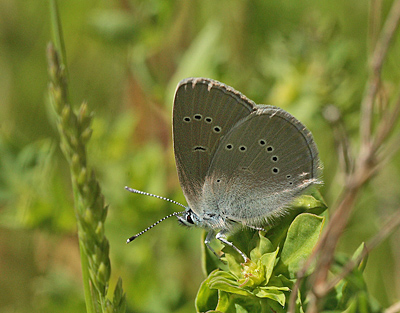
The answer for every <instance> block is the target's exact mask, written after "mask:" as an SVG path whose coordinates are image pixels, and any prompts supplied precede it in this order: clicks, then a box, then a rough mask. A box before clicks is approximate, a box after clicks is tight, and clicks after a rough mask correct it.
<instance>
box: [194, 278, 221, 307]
mask: <svg viewBox="0 0 400 313" xmlns="http://www.w3.org/2000/svg"><path fill="white" fill-rule="evenodd" d="M209 280H210V278H209V277H208V278H207V279H205V280H204V281H203V282H202V283H201V285H200V289H199V291H198V292H197V295H196V299H195V306H196V312H207V311H209V310H212V309H214V308H215V307H216V306H217V303H218V291H217V290H215V289H211V288H210V287H209V286H208V283H209Z"/></svg>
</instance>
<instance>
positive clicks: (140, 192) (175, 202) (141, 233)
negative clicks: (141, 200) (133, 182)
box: [125, 187, 186, 243]
mask: <svg viewBox="0 0 400 313" xmlns="http://www.w3.org/2000/svg"><path fill="white" fill-rule="evenodd" d="M125 189H126V190H128V191H129V192H132V193H138V194H140V195H145V196H150V197H154V198H157V199H161V200H165V201H169V202H171V203H174V204H176V205H179V206H181V207H183V208H185V209H186V207H185V206H184V205H183V204H182V203H179V202H177V201H174V200H171V199H168V198H165V197H161V196H157V195H153V194H152V193H148V192H144V191H140V190H137V189H133V188H129V187H125ZM184 213H185V211H182V212H174V213H172V214H170V215H167V216H165V217H163V218H162V219H160V220H158V221H157V222H155V223H154V224H153V225H150V226H149V227H147V228H146V229H144V230H142V231H141V232H140V233H137V234H136V235H134V236H132V237H130V238H128V240H127V241H126V243H130V242H131V241H133V240H135V239H136V238H137V237H139V236H141V235H143V234H144V233H145V232H147V231H148V230H150V229H152V228H153V227H154V226H156V225H158V224H159V223H161V222H162V221H164V220H166V219H167V218H170V217H172V216H177V215H181V214H184Z"/></svg>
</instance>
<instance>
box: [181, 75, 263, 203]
mask: <svg viewBox="0 0 400 313" xmlns="http://www.w3.org/2000/svg"><path fill="white" fill-rule="evenodd" d="M255 109H256V105H255V104H254V103H253V102H252V101H251V100H249V99H247V98H246V97H245V96H243V95H242V94H241V93H239V92H237V91H235V90H234V89H233V88H231V87H228V86H226V85H224V84H222V83H219V82H217V81H214V80H211V79H206V78H188V79H185V80H183V81H181V82H180V83H179V84H178V87H177V90H176V92H175V99H174V108H173V141H174V152H175V162H176V167H177V171H178V176H179V181H180V184H181V187H182V190H183V193H184V195H185V197H186V200H187V202H188V204H189V206H190V207H191V208H192V209H193V210H195V211H196V207H197V206H198V205H199V199H200V197H201V191H202V187H203V185H204V182H205V178H206V174H207V172H208V170H209V167H210V162H211V160H212V158H213V156H214V154H215V152H216V150H217V148H218V146H219V142H220V140H221V138H223V137H224V136H225V135H226V134H227V133H228V132H229V131H230V130H231V128H232V126H233V125H235V124H236V123H237V122H238V121H239V120H241V119H243V118H245V117H246V116H248V115H249V114H250V113H251V112H252V111H254V110H255Z"/></svg>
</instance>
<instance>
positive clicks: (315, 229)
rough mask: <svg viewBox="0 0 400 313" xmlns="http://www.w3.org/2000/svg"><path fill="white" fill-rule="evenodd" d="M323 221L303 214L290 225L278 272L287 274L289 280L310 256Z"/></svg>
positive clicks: (314, 216) (317, 217)
mask: <svg viewBox="0 0 400 313" xmlns="http://www.w3.org/2000/svg"><path fill="white" fill-rule="evenodd" d="M323 221H324V219H323V218H322V217H319V216H316V215H313V214H309V213H303V214H300V215H298V216H297V217H296V218H295V220H294V221H293V223H292V224H291V225H290V227H289V230H288V233H287V236H286V240H285V242H284V244H283V248H282V253H281V259H280V264H279V266H278V268H279V269H278V272H279V271H280V272H281V273H284V272H287V274H288V275H289V278H295V277H296V273H297V271H298V270H299V269H300V268H301V267H302V265H303V262H304V261H305V260H306V259H307V258H308V256H309V255H310V254H311V252H312V250H313V249H314V246H315V245H316V243H317V241H318V238H319V236H320V233H321V229H322V226H323Z"/></svg>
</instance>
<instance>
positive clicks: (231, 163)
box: [203, 106, 321, 224]
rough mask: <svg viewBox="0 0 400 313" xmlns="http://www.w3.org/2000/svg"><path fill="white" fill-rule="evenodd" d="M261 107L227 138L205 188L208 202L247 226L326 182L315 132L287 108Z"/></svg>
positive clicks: (204, 191) (221, 146) (219, 151)
mask: <svg viewBox="0 0 400 313" xmlns="http://www.w3.org/2000/svg"><path fill="white" fill-rule="evenodd" d="M257 107H258V109H257V110H256V111H254V112H252V113H251V114H250V115H248V116H247V117H246V118H244V119H242V120H240V121H239V122H238V123H237V124H236V125H235V126H234V127H232V128H231V129H230V131H229V133H228V134H226V136H224V138H223V139H222V140H221V142H220V144H219V146H218V149H217V151H216V153H215V154H214V157H213V159H212V162H211V165H210V169H209V171H208V173H207V175H206V176H207V179H206V181H205V184H204V188H203V195H204V196H205V197H206V199H204V203H213V206H214V207H217V208H218V210H219V211H220V214H222V215H223V216H225V217H226V218H228V219H232V220H235V221H240V222H242V223H244V224H246V223H257V222H259V221H261V220H263V219H264V218H265V217H267V216H271V215H279V213H280V212H281V209H282V208H283V207H285V206H286V205H288V204H289V202H291V201H292V200H293V199H294V198H295V197H296V196H298V195H299V194H300V193H301V192H302V191H304V190H305V189H306V188H307V187H309V186H310V185H312V184H315V183H320V181H319V180H318V178H319V176H320V169H321V168H320V167H321V166H320V162H319V158H318V150H317V147H316V145H315V142H314V140H313V137H312V135H311V132H310V131H308V130H307V129H306V127H305V126H304V125H303V124H302V123H301V122H299V121H298V120H297V119H295V118H294V117H293V116H292V115H290V114H289V113H287V112H286V111H284V110H282V109H279V108H277V107H273V106H257ZM207 198H208V199H207Z"/></svg>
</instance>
